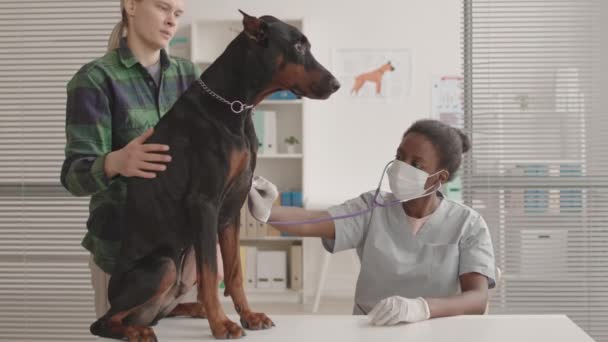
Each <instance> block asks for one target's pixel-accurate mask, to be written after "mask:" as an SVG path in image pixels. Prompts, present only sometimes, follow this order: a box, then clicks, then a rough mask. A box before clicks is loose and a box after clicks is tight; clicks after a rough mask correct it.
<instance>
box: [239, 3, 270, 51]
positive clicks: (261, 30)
mask: <svg viewBox="0 0 608 342" xmlns="http://www.w3.org/2000/svg"><path fill="white" fill-rule="evenodd" d="M239 12H241V14H242V15H243V32H245V34H246V35H247V36H248V37H249V38H251V39H253V40H255V41H257V42H258V43H263V42H264V41H265V40H266V32H267V29H268V24H266V22H265V21H264V20H262V19H259V18H256V17H253V16H250V15H249V14H247V13H245V12H243V11H241V10H239Z"/></svg>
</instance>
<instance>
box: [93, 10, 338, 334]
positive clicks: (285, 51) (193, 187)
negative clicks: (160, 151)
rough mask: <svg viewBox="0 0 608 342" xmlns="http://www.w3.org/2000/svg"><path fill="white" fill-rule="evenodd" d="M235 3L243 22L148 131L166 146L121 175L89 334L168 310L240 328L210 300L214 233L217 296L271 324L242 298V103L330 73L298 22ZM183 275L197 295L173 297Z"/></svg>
mask: <svg viewBox="0 0 608 342" xmlns="http://www.w3.org/2000/svg"><path fill="white" fill-rule="evenodd" d="M241 13H242V14H243V26H244V28H243V31H242V32H241V33H240V34H239V35H238V36H237V37H236V38H235V39H234V40H233V41H232V42H231V43H230V44H229V45H228V47H227V48H226V50H225V51H224V53H223V54H222V55H221V56H220V57H219V58H218V59H217V60H216V61H215V62H214V63H213V64H212V65H211V66H209V68H208V69H207V70H206V71H205V72H204V73H203V74H202V75H201V77H200V79H199V80H198V81H197V82H195V83H193V85H191V86H190V88H189V89H188V90H186V92H185V93H184V94H183V95H182V96H181V97H180V98H179V99H178V101H177V102H176V103H175V105H174V106H173V107H172V108H171V110H170V111H169V112H168V113H167V114H165V115H164V116H163V117H162V118H161V120H160V121H159V123H158V124H157V125H156V127H155V130H154V134H153V135H152V137H150V139H149V140H148V142H150V143H160V144H167V145H169V146H170V152H169V153H170V154H171V156H172V161H171V163H169V164H168V165H167V169H166V171H164V172H161V173H158V175H157V177H156V178H154V179H141V178H130V179H129V180H128V193H127V210H126V213H127V214H126V216H127V217H126V227H127V228H126V229H125V231H124V232H123V234H122V249H121V254H120V259H119V262H118V266H117V269H116V271H115V273H113V274H112V277H111V279H110V284H109V289H108V297H109V301H110V310H109V311H108V312H107V313H106V314H105V315H104V316H103V317H101V318H100V319H99V320H97V321H96V322H95V323H93V324H92V325H91V332H92V333H93V334H95V335H98V336H104V337H111V338H119V339H122V338H127V339H128V340H129V341H156V337H155V335H154V331H153V330H152V328H150V326H152V325H154V324H156V322H158V320H159V319H161V318H163V317H165V316H169V315H189V316H192V317H200V318H207V319H208V320H209V324H210V327H211V331H212V333H213V335H214V336H215V337H216V338H238V337H241V336H243V335H245V333H244V331H243V330H242V328H241V327H240V326H239V325H237V324H235V323H234V322H232V321H230V320H229V319H228V318H227V316H226V315H225V313H224V311H223V309H222V307H221V305H220V302H219V298H218V294H217V284H218V281H217V266H216V265H217V264H216V243H217V240H218V237H219V244H220V250H221V253H222V258H223V260H224V274H225V277H224V280H225V284H226V290H225V293H224V295H225V296H228V295H230V296H231V297H232V300H233V302H234V306H235V308H236V311H237V312H238V313H239V315H240V321H241V324H242V325H243V327H244V328H248V329H253V330H255V329H266V328H270V327H271V326H273V325H274V323H273V322H272V321H271V320H270V319H269V318H268V317H267V316H266V315H265V314H263V313H256V312H253V311H252V310H251V309H250V307H249V304H248V302H247V299H246V297H245V293H244V290H243V280H242V275H241V265H240V258H239V255H238V253H239V234H238V229H239V228H238V227H239V222H238V220H239V216H240V215H239V212H240V208H241V206H242V205H243V203H244V201H245V199H246V196H247V193H248V191H249V189H250V187H251V181H252V177H253V172H254V169H255V164H256V155H257V146H258V142H257V138H256V135H255V131H254V127H253V123H252V119H251V109H252V107H253V106H255V105H256V104H258V103H259V102H260V101H262V100H263V99H264V98H265V97H266V96H268V95H269V94H271V93H272V92H275V91H277V90H281V89H288V90H291V91H293V92H294V93H296V94H298V95H300V96H305V97H309V98H315V99H325V98H328V97H329V96H330V95H331V94H332V93H333V92H335V91H336V90H337V89H338V88H339V87H340V84H339V83H338V81H337V80H336V79H335V78H334V76H333V75H332V74H331V73H330V72H328V71H327V70H326V69H325V68H324V67H323V66H321V65H320V64H319V63H318V62H317V61H316V60H315V58H314V57H313V55H312V54H311V52H310V44H309V42H308V40H307V39H306V37H305V36H304V35H303V34H302V33H301V32H300V31H299V30H298V29H296V28H295V27H293V26H290V25H288V24H286V23H284V22H282V21H280V20H278V19H276V18H274V17H271V16H263V17H260V18H255V17H252V16H249V15H247V14H245V13H243V12H241ZM237 100H238V101H240V102H233V101H237ZM195 284H196V285H197V290H198V298H197V299H198V301H197V303H187V304H178V303H179V301H180V299H181V298H182V297H183V296H184V295H185V294H186V292H187V291H189V289H190V288H192V287H193V286H194V285H195Z"/></svg>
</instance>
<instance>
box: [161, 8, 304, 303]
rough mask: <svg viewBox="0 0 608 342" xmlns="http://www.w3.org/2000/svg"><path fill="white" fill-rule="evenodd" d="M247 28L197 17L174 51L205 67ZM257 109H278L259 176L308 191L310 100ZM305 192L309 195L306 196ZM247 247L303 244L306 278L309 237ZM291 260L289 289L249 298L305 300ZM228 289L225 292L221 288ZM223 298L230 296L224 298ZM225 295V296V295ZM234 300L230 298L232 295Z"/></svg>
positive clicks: (267, 103) (248, 241) (252, 293)
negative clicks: (294, 284) (292, 140)
mask: <svg viewBox="0 0 608 342" xmlns="http://www.w3.org/2000/svg"><path fill="white" fill-rule="evenodd" d="M286 22H287V23H289V24H291V25H293V26H295V27H297V28H299V29H300V30H302V29H303V20H302V19H294V20H286ZM241 30H242V20H241V18H238V19H234V20H194V21H193V22H192V23H191V24H190V25H189V26H184V27H183V28H182V29H180V31H178V33H177V34H176V36H175V38H174V39H173V40H172V42H171V44H170V54H171V55H174V56H179V57H183V58H187V59H189V60H191V61H193V62H194V63H196V64H197V65H198V66H199V67H200V68H201V70H203V71H204V70H205V69H206V68H207V67H208V66H209V65H211V63H212V62H213V61H214V60H215V59H216V58H217V57H219V55H220V54H221V53H222V52H223V51H224V49H225V48H226V46H228V44H229V43H230V41H232V39H234V37H236V36H237V35H238V34H239V33H240V32H241ZM255 110H260V111H272V112H275V113H276V143H277V146H276V152H273V153H264V152H261V153H259V154H258V156H257V164H256V171H255V174H256V175H259V176H262V177H265V178H267V179H269V180H271V181H272V182H273V183H274V184H275V185H276V186H277V188H278V189H279V191H281V192H283V191H300V192H301V191H303V178H304V177H303V163H304V162H305V158H306V156H305V154H304V152H303V151H302V149H301V146H302V144H301V142H302V139H303V137H304V136H305V135H304V125H303V116H304V112H305V110H306V100H302V99H292V100H274V99H266V100H263V101H262V102H261V103H260V104H258V106H256V108H255V109H254V111H255ZM289 136H294V137H296V138H297V139H298V140H299V141H300V144H298V145H296V149H295V151H289V153H288V151H287V146H286V143H285V142H284V140H285V138H287V137H289ZM303 195H304V194H303ZM241 245H242V246H255V247H256V248H257V249H258V250H284V251H287V255H288V258H290V257H291V255H290V252H289V250H290V248H291V246H302V257H301V258H300V259H301V260H300V270H301V277H303V275H304V274H305V271H304V262H303V259H304V250H303V249H304V240H303V239H302V238H298V237H285V236H243V235H241ZM290 265H291V260H290V259H288V260H287V268H288V270H287V280H288V282H287V283H288V288H287V289H285V290H275V289H257V288H246V289H245V290H246V293H247V295H248V299H249V300H250V301H252V302H256V301H278V302H303V301H304V286H303V285H304V280H303V279H302V280H301V282H302V287H301V289H298V290H292V289H291V288H289V286H290V285H291V284H290V281H289V279H290V272H291V271H292V270H291V267H290ZM221 291H223V290H221ZM222 298H224V297H223V296H222ZM224 299H225V298H224ZM228 300H229V299H228Z"/></svg>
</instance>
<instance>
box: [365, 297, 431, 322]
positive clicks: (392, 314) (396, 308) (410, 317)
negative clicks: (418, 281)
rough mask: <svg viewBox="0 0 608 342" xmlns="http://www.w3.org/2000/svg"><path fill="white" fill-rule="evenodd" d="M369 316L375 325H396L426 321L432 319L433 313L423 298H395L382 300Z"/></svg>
mask: <svg viewBox="0 0 608 342" xmlns="http://www.w3.org/2000/svg"><path fill="white" fill-rule="evenodd" d="M367 316H368V317H369V318H370V319H371V321H372V324H374V325H395V324H397V323H399V322H405V323H414V322H420V321H425V320H427V319H429V318H431V312H430V310H429V305H428V303H427V302H426V300H424V298H422V297H418V298H415V299H410V298H404V297H399V296H393V297H388V298H385V299H383V300H381V301H380V302H379V303H378V304H376V306H374V308H373V309H372V311H370V312H369V313H368V314H367Z"/></svg>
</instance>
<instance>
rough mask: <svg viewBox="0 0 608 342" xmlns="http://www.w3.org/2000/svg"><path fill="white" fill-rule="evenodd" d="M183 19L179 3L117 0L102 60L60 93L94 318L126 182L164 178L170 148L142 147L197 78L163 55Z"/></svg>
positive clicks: (101, 306) (115, 246) (103, 298)
mask: <svg viewBox="0 0 608 342" xmlns="http://www.w3.org/2000/svg"><path fill="white" fill-rule="evenodd" d="M183 12H184V4H183V0H122V1H121V13H122V20H121V21H120V22H119V23H118V24H117V25H116V27H115V28H114V30H113V32H112V34H111V36H110V39H109V42H108V52H107V53H106V54H105V55H104V56H103V57H101V58H99V59H96V60H94V61H92V62H90V63H87V64H85V65H84V66H83V67H82V68H81V69H80V70H78V72H76V74H75V75H74V77H73V78H72V79H71V80H70V82H69V83H68V85H67V106H66V107H67V108H66V138H67V144H66V147H65V160H64V162H63V167H62V169H61V184H63V186H64V187H65V188H66V189H67V190H68V191H69V192H70V193H72V194H73V195H75V196H92V197H91V202H90V206H89V219H88V221H87V229H88V231H87V233H86V235H85V237H84V239H83V241H82V245H83V246H84V247H85V248H86V249H87V250H89V251H90V252H91V259H90V261H89V265H90V269H91V281H92V284H93V289H94V292H95V311H96V314H97V317H100V316H101V315H103V314H104V313H105V312H106V311H107V310H108V305H109V304H108V301H107V286H108V281H109V279H110V275H111V274H112V270H113V268H114V265H115V262H116V259H117V257H118V255H119V249H120V232H121V229H124V227H123V226H122V224H123V222H122V220H121V218H122V217H123V210H124V202H125V199H126V182H125V177H142V178H154V177H155V175H156V173H157V172H162V171H163V170H165V167H166V166H165V164H166V163H169V162H170V161H171V156H170V154H171V151H169V147H168V146H166V145H159V144H146V143H145V142H146V139H147V138H148V137H150V136H151V135H152V132H153V130H152V127H153V126H154V125H155V124H156V123H157V122H158V121H159V119H160V117H161V116H162V115H164V114H165V113H166V112H167V111H168V110H169V109H170V108H171V106H172V105H173V104H174V103H175V101H176V100H177V99H178V98H179V96H180V95H181V94H182V93H183V92H184V91H185V90H186V89H187V88H188V86H189V85H190V84H191V83H192V82H194V81H195V80H196V79H197V78H198V77H199V76H200V74H201V72H200V70H199V68H198V67H197V66H195V65H194V64H192V63H191V62H189V61H187V60H184V59H180V58H174V57H169V56H168V55H167V52H166V51H165V49H164V48H165V47H166V46H167V44H168V43H169V41H170V40H171V38H172V37H173V36H174V35H175V32H176V29H177V24H178V21H179V18H180V16H181V15H182V14H183ZM218 250H219V249H218ZM220 262H221V261H220ZM221 270H222V267H221V266H220V267H218V272H219V273H220V274H219V276H220V277H221V276H222V275H221Z"/></svg>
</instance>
